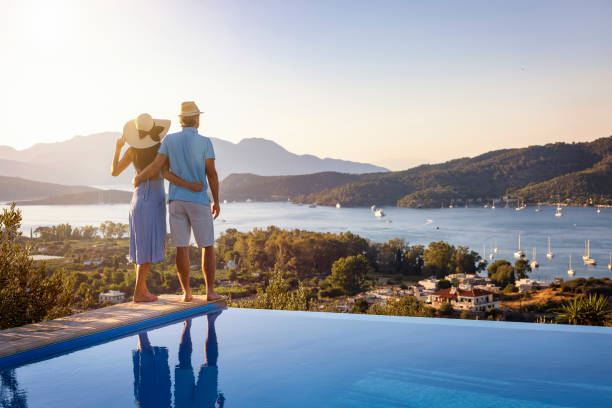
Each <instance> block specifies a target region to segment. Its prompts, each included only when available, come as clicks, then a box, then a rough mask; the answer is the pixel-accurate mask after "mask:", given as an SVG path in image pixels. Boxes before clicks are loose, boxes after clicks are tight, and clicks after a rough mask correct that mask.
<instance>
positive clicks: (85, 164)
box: [0, 132, 388, 186]
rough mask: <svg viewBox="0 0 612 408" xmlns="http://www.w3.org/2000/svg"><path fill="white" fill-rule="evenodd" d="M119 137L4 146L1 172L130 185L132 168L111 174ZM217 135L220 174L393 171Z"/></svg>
mask: <svg viewBox="0 0 612 408" xmlns="http://www.w3.org/2000/svg"><path fill="white" fill-rule="evenodd" d="M119 136H120V135H119V134H118V133H113V132H107V133H98V134H93V135H89V136H76V137H73V138H72V139H70V140H67V141H65V142H58V143H39V144H36V145H34V146H32V147H30V148H29V149H25V150H15V149H13V148H12V147H8V146H0V175H4V176H13V177H26V178H28V179H32V180H38V181H45V182H53V183H61V184H85V185H92V186H96V185H99V186H108V185H123V186H128V185H130V180H131V178H132V177H133V175H134V170H133V169H132V168H130V169H128V170H126V171H125V172H124V174H122V175H121V176H119V177H116V178H115V177H112V176H111V175H110V165H111V161H112V156H113V152H114V148H115V140H116V139H117V138H118V137H119ZM211 140H212V142H213V146H214V148H215V153H216V157H217V161H216V165H217V171H218V173H219V176H220V179H223V178H225V177H226V176H227V175H229V174H230V173H252V174H258V175H263V176H272V175H275V176H276V175H297V174H310V173H317V172H322V171H336V172H342V173H368V172H386V171H388V170H387V169H385V168H383V167H378V166H374V165H371V164H365V163H356V162H350V161H344V160H336V159H320V158H318V157H315V156H311V155H296V154H293V153H290V152H288V151H287V150H285V149H284V148H283V147H281V146H280V145H278V144H277V143H275V142H272V141H270V140H266V139H244V140H242V141H241V142H239V143H237V144H234V143H230V142H227V141H225V140H221V139H216V138H211Z"/></svg>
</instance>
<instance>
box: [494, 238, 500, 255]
mask: <svg viewBox="0 0 612 408" xmlns="http://www.w3.org/2000/svg"><path fill="white" fill-rule="evenodd" d="M493 252H494V253H498V252H499V248H497V240H495V248H493Z"/></svg>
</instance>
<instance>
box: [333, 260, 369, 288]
mask: <svg viewBox="0 0 612 408" xmlns="http://www.w3.org/2000/svg"><path fill="white" fill-rule="evenodd" d="M369 271H370V264H369V263H368V260H367V259H366V257H365V256H363V255H361V254H359V255H356V256H355V255H353V256H347V257H344V258H340V259H338V260H336V262H334V263H333V265H332V273H331V276H330V277H329V282H330V283H331V285H332V286H333V287H335V288H339V289H342V290H343V291H344V293H346V294H347V295H354V294H356V293H359V292H361V290H362V289H363V287H364V286H365V279H366V276H367V274H368V272H369Z"/></svg>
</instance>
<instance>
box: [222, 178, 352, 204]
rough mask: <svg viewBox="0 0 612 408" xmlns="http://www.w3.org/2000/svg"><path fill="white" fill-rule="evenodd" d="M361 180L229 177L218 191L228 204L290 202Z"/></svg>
mask: <svg viewBox="0 0 612 408" xmlns="http://www.w3.org/2000/svg"><path fill="white" fill-rule="evenodd" d="M356 180H359V175H357V174H346V173H334V172H325V173H316V174H307V175H301V176H267V177H266V176H257V175H255V174H230V175H229V176H227V177H226V178H225V179H224V180H223V181H222V182H221V186H220V188H219V190H220V193H219V194H220V195H221V199H223V200H228V201H233V200H237V201H245V200H248V199H251V200H255V201H287V200H288V199H293V198H295V197H297V196H299V195H302V194H310V193H315V192H318V191H322V190H325V189H328V188H332V187H337V186H340V185H342V184H345V183H348V182H351V181H356Z"/></svg>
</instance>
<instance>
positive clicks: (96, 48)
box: [0, 0, 612, 170]
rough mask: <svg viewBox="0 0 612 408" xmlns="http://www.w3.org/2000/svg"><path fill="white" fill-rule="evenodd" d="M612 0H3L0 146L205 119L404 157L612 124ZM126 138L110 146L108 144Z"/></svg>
mask: <svg viewBox="0 0 612 408" xmlns="http://www.w3.org/2000/svg"><path fill="white" fill-rule="evenodd" d="M611 15H612V1H597V0H591V1H588V2H577V1H562V0H539V1H521V0H514V1H495V0H483V1H469V0H466V1H443V0H439V1H425V0H423V1H409V0H405V1H391V0H388V1H372V0H370V1H360V0H351V1H335V0H308V1H307V0H304V1H297V0H279V1H271V0H259V1H234V0H224V1H200V0H198V1H187V0H173V1H153V0H148V1H131V0H122V1H115V0H104V1H96V0H88V1H71V0H70V1H68V0H67V1H60V0H41V1H31V0H15V1H13V0H0V55H2V59H1V60H0V123H2V125H3V126H2V129H1V130H0V145H10V146H13V147H15V148H18V149H23V148H27V147H29V146H31V145H33V144H35V143H40V142H56V141H62V140H67V139H69V138H71V137H73V136H75V135H87V134H92V133H97V132H103V131H120V130H121V129H122V127H123V124H124V123H125V122H126V121H128V120H130V119H133V118H134V117H136V116H137V115H138V114H140V113H142V112H148V113H150V114H151V115H153V116H154V117H163V118H168V119H171V120H172V128H173V130H178V129H179V124H178V120H177V116H176V115H177V113H178V111H179V107H180V102H181V101H185V100H194V101H196V103H197V104H198V105H199V107H200V109H201V110H203V111H204V112H205V114H204V116H203V117H202V120H201V128H200V129H201V132H200V133H202V134H205V135H207V136H213V137H217V138H221V139H225V140H229V141H232V142H238V141H240V140H242V139H244V138H249V137H262V138H266V139H271V140H274V141H275V142H277V143H279V144H280V145H282V146H283V147H285V148H286V149H288V150H289V151H292V152H294V153H298V154H306V153H308V154H314V155H317V156H320V157H333V158H340V159H345V160H354V161H362V162H369V163H374V164H377V165H382V166H385V167H388V168H390V169H393V170H400V169H405V168H409V167H411V166H414V165H417V164H421V163H434V162H440V161H444V160H448V159H452V158H457V157H463V156H474V155H477V154H479V153H484V152H486V151H489V150H494V149H499V148H508V147H523V146H528V145H533V144H544V143H551V142H557V141H565V142H572V141H590V140H594V139H596V138H599V137H605V136H609V135H612V41H611V39H612V24H610V16H611ZM113 142H114V141H112V140H111V141H109V143H113Z"/></svg>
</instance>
